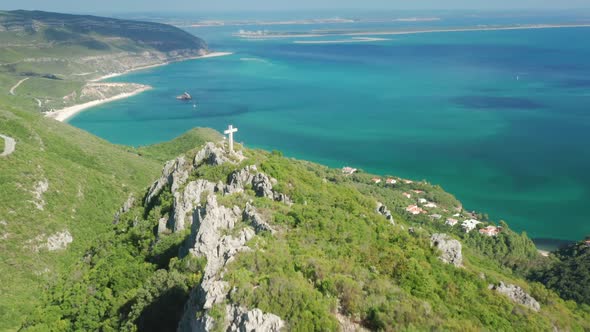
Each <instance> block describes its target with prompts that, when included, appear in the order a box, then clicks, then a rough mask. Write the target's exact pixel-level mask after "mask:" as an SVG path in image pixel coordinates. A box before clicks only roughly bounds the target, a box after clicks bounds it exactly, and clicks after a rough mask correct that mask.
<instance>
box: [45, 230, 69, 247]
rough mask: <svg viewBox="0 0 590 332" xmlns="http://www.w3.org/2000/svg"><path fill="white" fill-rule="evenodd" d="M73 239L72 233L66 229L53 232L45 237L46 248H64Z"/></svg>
mask: <svg viewBox="0 0 590 332" xmlns="http://www.w3.org/2000/svg"><path fill="white" fill-rule="evenodd" d="M73 241H74V238H73V237H72V234H70V232H69V231H68V230H65V231H63V232H59V233H55V234H53V235H51V236H50V237H48V238H47V250H49V251H56V250H64V249H66V248H67V247H68V245H69V244H70V243H72V242H73Z"/></svg>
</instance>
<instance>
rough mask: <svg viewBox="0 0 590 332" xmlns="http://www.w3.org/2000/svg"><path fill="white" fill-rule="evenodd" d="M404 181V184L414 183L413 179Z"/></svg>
mask: <svg viewBox="0 0 590 332" xmlns="http://www.w3.org/2000/svg"><path fill="white" fill-rule="evenodd" d="M404 183H405V184H412V183H414V181H412V180H404Z"/></svg>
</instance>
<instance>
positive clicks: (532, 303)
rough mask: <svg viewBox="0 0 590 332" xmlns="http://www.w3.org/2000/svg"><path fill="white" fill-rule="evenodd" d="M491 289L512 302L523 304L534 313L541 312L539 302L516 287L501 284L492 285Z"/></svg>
mask: <svg viewBox="0 0 590 332" xmlns="http://www.w3.org/2000/svg"><path fill="white" fill-rule="evenodd" d="M490 289H492V290H495V291H496V292H498V293H500V294H503V295H505V296H507V297H508V298H510V300H512V302H515V303H518V304H522V305H523V306H525V307H528V308H530V309H532V310H534V311H539V310H541V305H540V304H539V302H537V300H536V299H535V298H534V297H532V296H530V295H529V294H528V293H527V292H525V291H524V290H523V289H522V288H520V287H518V286H516V285H506V284H504V283H503V282H500V284H499V285H490Z"/></svg>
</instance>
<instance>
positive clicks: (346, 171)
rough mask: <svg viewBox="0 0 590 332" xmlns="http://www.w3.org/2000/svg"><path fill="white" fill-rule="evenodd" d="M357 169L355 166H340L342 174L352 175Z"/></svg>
mask: <svg viewBox="0 0 590 332" xmlns="http://www.w3.org/2000/svg"><path fill="white" fill-rule="evenodd" d="M357 171H358V170H357V169H356V168H352V167H348V166H345V167H343V168H342V174H344V175H352V174H354V173H356V172H357Z"/></svg>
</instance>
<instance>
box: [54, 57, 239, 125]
mask: <svg viewBox="0 0 590 332" xmlns="http://www.w3.org/2000/svg"><path fill="white" fill-rule="evenodd" d="M232 54H233V53H232V52H211V53H208V54H205V55H200V56H196V57H191V58H186V59H182V60H179V61H187V60H198V59H207V58H216V57H220V56H227V55H232ZM174 62H175V61H174ZM170 63H171V62H163V63H159V64H154V65H149V66H143V67H137V68H133V69H130V70H126V71H124V72H121V73H112V74H108V75H105V76H101V77H99V78H96V79H93V80H90V81H89V83H92V82H98V81H102V80H105V79H107V78H112V77H117V76H121V75H125V74H128V73H131V72H134V71H138V70H144V69H149V68H155V67H160V66H165V65H167V64H170ZM151 88H152V87H151V86H144V87H141V88H139V89H137V90H135V91H132V92H126V93H120V94H118V95H115V96H113V97H110V98H104V99H98V100H93V101H90V102H87V103H84V104H79V105H74V106H70V107H66V108H63V109H60V110H55V111H52V112H47V113H45V116H46V117H48V118H52V119H55V120H57V121H61V122H64V121H66V120H68V119H70V118H71V117H73V116H74V115H76V114H78V113H80V112H82V111H84V110H86V109H88V108H91V107H95V106H98V105H102V104H106V103H110V102H112V101H115V100H119V99H124V98H129V97H132V96H135V95H138V94H140V93H142V92H144V91H147V90H150V89H151Z"/></svg>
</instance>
